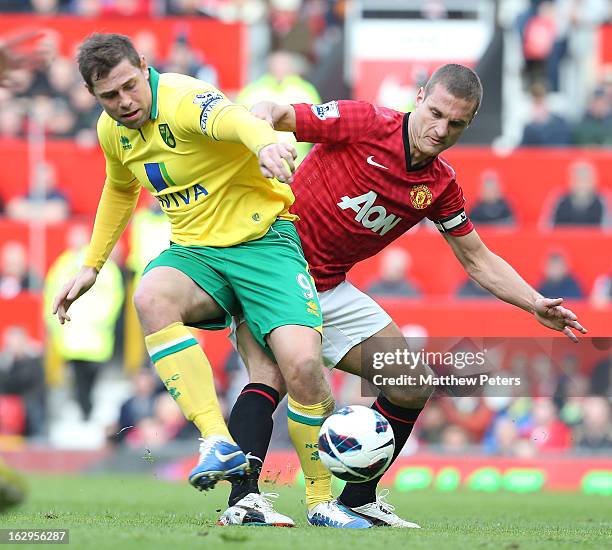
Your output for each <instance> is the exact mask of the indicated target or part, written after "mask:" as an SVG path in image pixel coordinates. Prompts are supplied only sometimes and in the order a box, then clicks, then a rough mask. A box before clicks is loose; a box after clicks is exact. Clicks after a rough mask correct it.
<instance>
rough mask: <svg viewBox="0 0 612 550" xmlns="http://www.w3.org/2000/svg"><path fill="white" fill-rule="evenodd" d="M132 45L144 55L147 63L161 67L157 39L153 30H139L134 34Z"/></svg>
mask: <svg viewBox="0 0 612 550" xmlns="http://www.w3.org/2000/svg"><path fill="white" fill-rule="evenodd" d="M133 43H134V47H135V48H136V51H137V52H138V53H139V54H140V55H144V57H145V59H146V60H147V63H148V64H149V65H151V66H153V67H161V61H160V56H159V41H158V39H157V35H156V34H155V33H154V32H151V31H148V30H141V31H140V32H138V34H136V35H135V36H134V40H133Z"/></svg>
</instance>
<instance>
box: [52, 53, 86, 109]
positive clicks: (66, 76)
mask: <svg viewBox="0 0 612 550" xmlns="http://www.w3.org/2000/svg"><path fill="white" fill-rule="evenodd" d="M47 79H48V81H49V91H48V94H49V95H50V96H51V97H53V98H61V99H64V100H66V101H67V100H68V96H69V95H70V92H71V91H72V90H73V89H74V88H77V87H78V88H85V86H83V84H82V83H81V82H80V81H79V79H78V72H77V70H76V68H75V64H74V62H72V61H70V60H69V59H66V58H65V57H58V58H56V59H54V60H53V63H51V65H49V69H48V71H47Z"/></svg>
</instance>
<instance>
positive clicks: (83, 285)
mask: <svg viewBox="0 0 612 550" xmlns="http://www.w3.org/2000/svg"><path fill="white" fill-rule="evenodd" d="M97 277H98V272H97V271H96V270H95V269H94V268H93V267H83V268H81V270H80V271H79V272H78V273H77V276H76V277H73V278H72V279H70V281H68V282H67V283H66V284H65V285H64V287H63V288H62V290H61V291H60V292H59V294H58V295H57V296H56V297H55V299H54V300H53V315H57V318H58V319H59V322H60V324H62V325H63V324H64V323H65V322H66V321H70V317H69V316H68V308H69V307H70V306H71V305H72V302H74V301H75V300H76V299H77V298H78V297H79V296H82V295H83V294H85V293H86V292H87V291H88V290H89V289H90V288H91V287H92V286H93V285H94V283H95V282H96V278H97Z"/></svg>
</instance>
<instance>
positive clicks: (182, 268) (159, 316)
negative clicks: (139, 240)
mask: <svg viewBox="0 0 612 550" xmlns="http://www.w3.org/2000/svg"><path fill="white" fill-rule="evenodd" d="M216 253H217V251H216V250H214V249H211V250H208V249H207V248H206V247H182V246H180V245H172V246H171V247H170V248H169V249H167V250H164V251H163V252H162V253H161V254H160V255H159V256H158V257H157V258H155V259H154V260H153V261H152V262H151V263H149V265H148V266H147V267H146V268H145V271H144V274H143V277H142V279H141V281H140V284H139V286H138V289H137V291H136V294H135V297H134V302H135V304H136V309H137V310H138V312H139V315H140V318H141V321H144V322H143V325H150V326H153V325H155V326H159V328H163V327H164V326H167V325H168V324H169V323H172V322H176V321H182V322H183V323H185V324H187V325H190V326H195V327H198V328H203V329H211V330H216V329H221V328H225V327H227V326H229V324H230V322H231V318H232V315H235V314H237V313H239V311H240V310H239V306H238V302H237V300H236V297H235V295H234V293H233V292H232V289H231V287H230V285H229V283H228V282H227V280H226V279H225V278H224V277H223V276H222V274H221V273H220V272H219V271H218V270H217V269H215V267H216V265H215V264H216V263H219V264H220V263H222V258H217V257H215V254H216ZM170 319H171V320H170ZM168 320H170V321H169V323H167V322H166V321H168ZM146 328H147V327H145V329H146ZM159 328H157V330H159Z"/></svg>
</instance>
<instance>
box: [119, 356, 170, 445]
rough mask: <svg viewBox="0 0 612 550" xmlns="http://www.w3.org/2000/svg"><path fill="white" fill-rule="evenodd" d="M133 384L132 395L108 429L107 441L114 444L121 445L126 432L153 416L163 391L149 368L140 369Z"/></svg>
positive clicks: (157, 377)
mask: <svg viewBox="0 0 612 550" xmlns="http://www.w3.org/2000/svg"><path fill="white" fill-rule="evenodd" d="M133 384H134V389H133V395H132V396H131V397H130V398H129V399H128V400H127V401H125V403H123V404H122V405H121V409H120V410H119V419H118V421H117V423H116V424H114V425H113V426H111V427H109V429H108V435H109V439H110V440H111V441H112V442H114V443H122V442H123V441H124V440H125V438H126V436H127V435H128V430H130V429H132V428H134V427H135V426H136V425H137V424H138V423H139V422H140V421H141V420H143V419H145V418H148V417H152V416H153V414H154V411H155V401H156V398H157V395H158V393H160V391H164V389H163V386H162V385H161V381H160V379H159V376H157V374H156V373H155V372H153V370H152V369H151V368H150V367H147V368H142V369H140V370H139V371H138V372H137V373H136V375H135V376H134V379H133Z"/></svg>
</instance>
